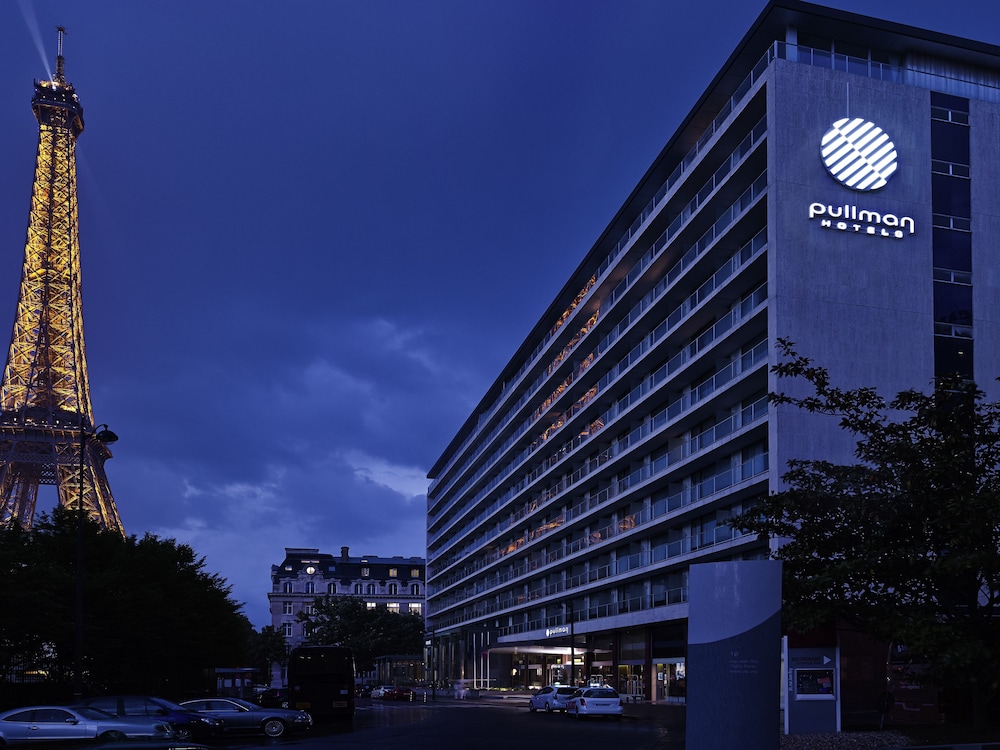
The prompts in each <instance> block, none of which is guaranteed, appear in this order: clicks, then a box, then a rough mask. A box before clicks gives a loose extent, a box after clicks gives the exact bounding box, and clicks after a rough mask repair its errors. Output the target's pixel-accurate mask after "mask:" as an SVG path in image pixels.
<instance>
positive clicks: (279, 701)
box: [255, 687, 289, 708]
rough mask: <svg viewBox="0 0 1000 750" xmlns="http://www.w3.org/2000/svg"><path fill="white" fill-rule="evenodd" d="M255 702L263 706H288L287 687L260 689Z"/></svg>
mask: <svg viewBox="0 0 1000 750" xmlns="http://www.w3.org/2000/svg"><path fill="white" fill-rule="evenodd" d="M255 703H256V704H257V705H258V706H264V707H265V708H289V704H288V688H283V687H282V688H268V689H267V690H262V691H261V692H260V693H259V694H258V695H257V699H256V701H255Z"/></svg>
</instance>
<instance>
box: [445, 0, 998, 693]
mask: <svg viewBox="0 0 1000 750" xmlns="http://www.w3.org/2000/svg"><path fill="white" fill-rule="evenodd" d="M705 31H706V32H707V31H708V30H705ZM705 62H706V64H710V63H711V61H705ZM998 167H1000V48H998V47H996V46H993V45H988V44H983V43H979V42H974V41H969V40H967V39H961V38H956V37H953V36H948V35H945V34H940V33H937V32H933V31H928V30H924V29H918V28H913V27H910V26H905V25H901V24H898V23H893V22H888V21H883V20H877V19H873V18H868V17H864V16H859V15H855V14H852V13H846V12H841V11H836V10H830V9H827V8H824V7H821V6H817V5H813V4H809V3H803V2H796V1H795V0H779V1H775V2H771V3H769V4H768V5H767V7H766V8H765V9H764V11H763V13H762V14H761V15H760V17H759V18H758V19H757V21H756V22H755V23H754V25H753V27H752V28H751V29H750V30H749V31H748V32H747V34H746V35H745V36H744V38H743V40H742V41H741V42H740V44H739V46H738V47H737V48H736V50H735V51H734V52H733V53H732V55H731V56H730V57H729V59H728V60H727V61H726V62H725V64H724V65H723V66H722V69H721V71H720V72H719V73H718V75H717V76H716V77H715V78H714V80H713V81H712V83H711V85H710V86H709V87H708V89H707V90H706V91H705V93H704V94H703V95H702V96H701V98H700V99H699V100H698V102H697V103H696V104H695V106H694V108H693V109H692V110H691V111H690V113H689V114H688V116H687V117H686V119H684V121H683V122H681V123H680V125H679V127H678V128H677V130H676V131H675V132H674V134H673V135H672V136H671V137H670V139H669V141H668V142H667V144H666V146H665V147H664V149H663V150H662V152H661V153H660V155H659V156H658V157H657V159H656V160H655V161H654V163H653V164H652V165H651V166H650V167H649V169H648V171H647V172H646V174H645V175H644V176H643V177H642V179H641V180H640V181H639V183H638V185H637V186H636V187H635V189H634V190H633V191H632V193H631V195H629V196H628V197H627V199H626V200H625V202H624V204H623V205H622V207H621V209H620V210H619V211H618V213H617V214H616V215H615V216H614V217H613V218H612V219H611V221H610V223H609V224H608V225H607V228H606V229H605V230H604V232H603V233H602V234H601V236H600V237H598V238H597V239H596V241H595V242H594V244H593V246H592V247H591V248H590V249H589V250H584V249H581V255H582V256H583V260H582V262H581V263H580V265H579V266H578V267H577V268H576V269H575V270H574V271H572V273H571V275H570V276H569V279H568V281H567V282H566V284H565V286H564V287H563V288H562V290H561V291H560V292H559V293H558V295H557V296H556V297H555V299H554V300H553V301H552V303H551V305H550V306H549V307H548V309H547V311H546V312H545V314H544V315H543V316H542V318H541V319H540V320H539V321H538V323H537V324H536V325H535V327H534V328H533V329H532V330H531V331H530V333H529V334H528V336H527V337H526V338H525V340H524V342H523V344H521V346H520V347H519V348H518V350H517V351H516V352H515V353H514V355H513V357H512V358H511V359H510V361H509V363H508V364H507V365H506V366H505V367H504V368H503V370H502V371H501V372H500V373H499V374H498V376H497V378H496V380H495V381H494V383H493V384H492V385H491V386H490V387H489V389H488V390H487V392H486V394H485V396H484V397H483V399H482V401H481V402H480V403H479V405H478V407H477V408H476V409H475V411H474V412H473V413H472V414H471V415H470V416H469V418H468V420H467V421H466V422H465V424H463V425H462V427H461V429H460V430H459V432H458V433H457V434H456V435H455V437H454V439H453V440H452V442H451V443H450V444H449V445H448V446H447V448H446V449H445V451H444V452H443V454H442V455H441V457H440V458H439V460H438V461H437V463H436V464H435V465H434V466H433V468H432V470H431V472H430V475H429V477H430V479H431V480H432V482H431V486H430V490H429V493H428V516H427V555H428V559H427V564H428V593H427V610H428V612H427V614H428V624H429V627H430V630H431V632H432V637H431V648H432V654H431V657H430V659H431V661H432V663H433V665H434V673H435V674H437V675H438V676H439V677H440V678H441V679H450V680H471V681H472V684H473V685H474V686H477V687H485V686H490V687H498V686H499V687H505V686H511V687H530V686H537V685H541V684H546V683H550V682H555V681H559V680H562V681H570V680H572V681H574V682H578V681H580V680H587V679H591V678H592V679H595V680H601V681H606V682H608V683H610V684H612V685H613V686H614V687H616V688H619V689H620V690H621V691H622V692H625V693H629V694H634V695H637V696H642V697H644V698H646V699H655V700H670V699H675V700H683V696H684V680H685V656H686V643H687V632H686V618H687V613H688V570H689V566H691V565H692V564H694V563H701V562H710V561H723V560H726V561H728V560H755V559H762V558H765V557H766V556H767V555H768V552H769V544H770V542H769V541H767V540H761V539H758V538H757V537H755V536H741V535H740V534H739V533H737V532H734V530H733V529H731V528H730V527H729V526H728V525H727V523H726V522H727V520H728V519H730V518H731V517H732V516H733V515H735V514H738V513H740V512H741V511H742V510H743V509H744V508H746V507H748V505H749V504H752V503H753V502H754V500H755V498H758V497H760V496H762V495H764V494H766V493H768V492H771V491H773V490H775V489H777V488H779V487H780V486H781V485H780V477H781V475H782V474H783V472H784V471H785V469H786V467H787V462H788V461H789V459H792V458H814V457H820V456H822V457H824V458H828V459H830V460H833V461H837V462H848V461H851V460H852V458H853V457H852V453H851V448H852V445H853V443H852V442H851V441H850V438H849V436H845V435H844V434H843V433H842V432H841V431H840V430H839V428H838V427H837V425H836V423H835V421H833V420H829V419H823V418H820V417H817V416H814V415H808V414H803V413H800V412H798V411H797V410H795V409H794V408H792V407H784V406H782V407H776V406H774V405H771V404H769V402H768V397H767V394H768V393H769V392H771V391H779V390H786V391H787V390H788V389H789V388H790V387H793V384H792V383H789V382H787V381H782V382H778V381H777V379H776V377H775V375H774V374H773V373H772V372H771V366H772V365H774V364H775V363H776V362H777V359H778V353H777V349H776V340H777V339H778V338H784V339H788V340H791V341H792V342H794V344H795V348H796V349H797V351H798V352H799V353H800V354H802V355H805V356H808V357H810V358H811V359H813V360H814V361H815V362H816V363H817V364H819V365H822V366H824V367H827V368H828V369H829V370H830V373H831V377H832V380H833V382H834V383H835V384H836V385H840V386H843V387H858V386H873V387H876V388H877V389H878V390H879V392H880V393H882V394H883V395H885V396H893V395H895V394H896V393H897V392H898V391H900V390H904V389H906V388H911V387H915V388H923V387H929V385H930V384H931V383H932V382H933V379H934V377H935V375H940V374H945V373H952V372H956V371H957V372H960V373H962V374H963V375H965V376H968V377H973V378H974V379H975V380H976V381H977V382H978V383H979V384H980V387H982V388H984V389H985V390H986V391H987V396H988V398H990V399H996V398H997V397H998V395H1000V394H998V393H997V384H996V383H995V381H994V378H995V377H997V376H998V375H1000V263H997V262H996V260H995V259H994V258H993V253H994V252H995V250H996V248H998V247H1000V202H998V201H997V198H996V196H998V195H1000V168H998Z"/></svg>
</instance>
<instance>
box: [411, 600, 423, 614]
mask: <svg viewBox="0 0 1000 750" xmlns="http://www.w3.org/2000/svg"><path fill="white" fill-rule="evenodd" d="M421 609H423V607H421V605H420V602H410V614H414V615H419V614H420V610H421Z"/></svg>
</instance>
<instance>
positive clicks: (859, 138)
mask: <svg viewBox="0 0 1000 750" xmlns="http://www.w3.org/2000/svg"><path fill="white" fill-rule="evenodd" d="M820 154H821V155H822V157H823V164H824V165H825V166H826V169H827V171H828V172H829V173H830V174H831V175H833V178H834V179H835V180H836V181H837V182H839V183H840V184H841V185H844V186H845V187H849V188H850V189H851V190H858V191H861V192H868V191H869V190H878V189H879V188H883V187H885V186H886V183H888V182H889V178H890V177H892V175H893V173H894V172H895V171H896V146H895V144H894V143H893V142H892V141H891V140H889V136H888V135H887V134H886V132H885V131H884V130H882V128H880V127H879V126H878V125H876V124H875V123H873V122H867V121H866V120H862V119H861V118H860V117H855V118H854V119H853V120H851V119H849V118H847V117H845V118H844V119H843V120H837V121H836V122H835V123H833V126H832V127H831V128H830V129H829V130H828V131H826V135H824V136H823V141H822V143H821V144H820Z"/></svg>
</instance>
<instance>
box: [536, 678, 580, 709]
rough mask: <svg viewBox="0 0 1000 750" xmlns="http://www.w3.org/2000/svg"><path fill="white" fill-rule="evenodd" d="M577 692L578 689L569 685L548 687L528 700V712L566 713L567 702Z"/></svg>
mask: <svg viewBox="0 0 1000 750" xmlns="http://www.w3.org/2000/svg"><path fill="white" fill-rule="evenodd" d="M575 692H576V688H575V687H570V686H569V685H546V686H545V687H543V688H542V689H541V690H539V691H538V692H537V693H535V694H534V695H532V696H531V697H530V698H528V710H529V711H531V712H532V713H534V712H535V711H539V710H541V711H545V712H546V713H552V712H553V711H565V710H566V701H568V700H569V699H570V696H572V695H573V693H575Z"/></svg>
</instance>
